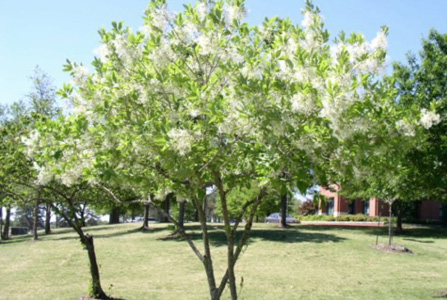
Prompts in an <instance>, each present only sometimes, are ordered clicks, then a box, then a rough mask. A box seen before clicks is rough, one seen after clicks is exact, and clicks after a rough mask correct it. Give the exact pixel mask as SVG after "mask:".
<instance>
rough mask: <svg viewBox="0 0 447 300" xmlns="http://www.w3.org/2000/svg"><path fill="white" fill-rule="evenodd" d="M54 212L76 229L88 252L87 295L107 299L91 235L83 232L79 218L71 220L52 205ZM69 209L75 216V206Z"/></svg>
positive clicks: (102, 299) (70, 206)
mask: <svg viewBox="0 0 447 300" xmlns="http://www.w3.org/2000/svg"><path fill="white" fill-rule="evenodd" d="M52 207H53V208H54V210H55V212H56V213H58V214H59V215H60V216H61V217H62V218H64V219H65V221H67V223H68V224H69V225H70V226H71V227H72V228H73V229H74V230H75V231H76V233H77V234H78V235H79V237H80V240H81V244H82V245H83V246H84V249H85V250H87V253H88V259H89V264H90V275H91V284H90V288H89V297H91V298H94V299H101V300H109V299H110V297H108V296H107V295H106V293H104V290H103V289H102V287H101V279H100V275H99V268H98V262H97V260H96V253H95V246H94V243H93V236H91V235H89V234H84V231H83V230H82V227H80V226H79V222H78V221H79V220H78V219H75V220H72V219H70V218H69V217H68V215H67V214H66V213H64V212H63V211H62V210H60V209H58V207H57V206H55V205H52ZM69 209H70V210H71V212H72V213H71V214H69V215H73V216H75V218H76V213H75V208H74V207H73V206H72V205H69Z"/></svg>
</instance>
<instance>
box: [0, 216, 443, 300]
mask: <svg viewBox="0 0 447 300" xmlns="http://www.w3.org/2000/svg"><path fill="white" fill-rule="evenodd" d="M137 226H138V224H123V225H115V226H98V227H91V228H89V231H90V233H91V234H93V235H94V236H95V237H96V239H95V242H96V250H97V255H98V261H99V264H100V265H101V268H100V270H101V274H102V283H103V287H104V289H105V290H106V291H108V292H109V293H110V294H112V295H113V296H116V297H123V298H125V299H128V300H143V299H208V290H207V285H206V278H205V274H204V272H203V268H202V266H201V264H200V262H199V261H198V259H197V258H196V257H195V256H194V254H193V253H192V251H191V250H190V249H189V247H188V245H187V244H186V243H185V242H183V241H160V240H157V238H159V237H163V236H166V235H167V234H168V233H169V231H168V230H167V229H166V225H161V224H157V225H154V227H156V230H154V231H152V232H146V233H143V232H139V231H135V230H134V229H135V228H136V227H137ZM192 229H194V230H196V233H199V231H198V229H197V227H195V226H193V227H192ZM374 230H377V229H352V228H347V229H343V228H341V229H340V228H322V227H294V228H291V229H287V230H282V229H276V228H275V227H274V225H264V224H259V225H256V226H255V231H254V232H253V235H252V239H251V240H250V244H249V246H248V249H247V251H246V252H244V254H243V256H242V259H241V260H240V261H239V263H238V265H237V275H238V280H239V281H240V279H241V276H242V277H244V284H243V289H242V292H241V299H431V298H432V297H433V296H434V295H436V293H437V292H438V291H440V290H442V289H445V288H447V257H446V250H447V230H445V229H443V230H421V229H418V230H412V231H411V232H409V233H408V234H407V235H406V236H402V237H398V238H396V239H395V242H396V243H398V244H402V245H405V246H407V247H408V248H410V249H411V250H413V251H414V254H412V255H408V254H391V253H382V252H379V251H377V250H374V249H372V248H371V245H372V244H374V243H375V238H376V236H375V234H374V233H375V232H376V231H374ZM444 231H445V232H446V233H444ZM380 233H381V234H383V235H381V236H380V239H379V242H382V243H385V242H386V237H385V235H384V234H385V232H384V231H383V230H381V231H380ZM194 237H195V238H196V239H197V241H199V240H198V239H199V235H194ZM212 241H213V245H214V246H215V247H214V251H215V252H214V261H215V263H216V264H217V267H216V269H217V270H218V271H219V273H223V271H224V263H225V262H224V258H225V249H226V247H224V239H223V234H222V232H221V230H215V231H213V232H212ZM220 276H221V274H219V275H218V277H220ZM88 282H89V273H88V262H87V253H86V252H85V251H83V250H82V247H81V245H80V243H79V242H78V240H77V238H76V236H75V234H73V233H72V232H71V230H69V229H61V230H57V231H55V234H52V235H50V236H42V238H41V241H38V242H32V241H30V237H25V238H24V237H16V238H13V239H12V240H11V241H9V242H7V243H3V244H0V299H8V300H12V299H42V300H43V299H52V300H54V299H76V297H78V296H81V295H83V294H84V295H85V294H86V290H87V286H88ZM112 284H113V286H111V285H112ZM228 296H229V295H228V291H226V293H225V297H224V298H228Z"/></svg>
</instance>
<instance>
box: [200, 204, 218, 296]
mask: <svg viewBox="0 0 447 300" xmlns="http://www.w3.org/2000/svg"><path fill="white" fill-rule="evenodd" d="M195 203H196V207H197V214H198V218H199V222H200V227H201V229H202V240H203V248H204V250H205V255H204V256H203V261H202V263H203V267H204V268H205V273H206V277H207V280H208V288H209V291H210V296H211V299H213V300H218V299H220V295H217V292H216V291H217V289H216V278H215V276H214V267H213V260H212V257H211V248H210V242H209V235H208V228H207V224H206V216H205V212H204V211H203V209H202V206H201V205H200V203H199V200H198V199H195Z"/></svg>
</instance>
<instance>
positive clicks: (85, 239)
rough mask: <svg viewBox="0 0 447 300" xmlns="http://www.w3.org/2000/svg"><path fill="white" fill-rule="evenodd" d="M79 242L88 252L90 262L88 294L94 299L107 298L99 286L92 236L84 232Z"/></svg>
mask: <svg viewBox="0 0 447 300" xmlns="http://www.w3.org/2000/svg"><path fill="white" fill-rule="evenodd" d="M81 242H82V244H83V245H84V246H85V249H86V250H87V252H88V259H89V262H90V275H91V276H92V282H91V286H90V290H89V296H90V297H92V298H95V299H109V297H108V296H107V295H106V294H105V293H104V291H103V289H102V287H101V280H100V276H99V268H98V263H97V261H96V253H95V246H94V244H93V236H91V235H89V234H86V235H83V236H82V237H81Z"/></svg>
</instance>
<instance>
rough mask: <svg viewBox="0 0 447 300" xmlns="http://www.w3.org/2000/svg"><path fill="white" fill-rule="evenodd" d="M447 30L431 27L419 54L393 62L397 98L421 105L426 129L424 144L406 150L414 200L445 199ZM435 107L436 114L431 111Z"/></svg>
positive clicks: (421, 121)
mask: <svg viewBox="0 0 447 300" xmlns="http://www.w3.org/2000/svg"><path fill="white" fill-rule="evenodd" d="M446 69H447V34H442V33H440V32H438V31H435V30H431V31H430V33H429V35H428V37H427V38H426V39H423V40H422V50H421V51H420V52H419V55H418V56H416V55H411V54H409V55H408V62H407V64H406V65H405V64H401V63H395V64H394V73H393V78H394V79H395V80H396V87H397V89H398V91H399V97H398V101H399V102H401V103H402V104H403V105H405V106H407V107H409V108H411V107H415V106H416V107H422V108H423V110H424V112H423V116H422V117H421V119H420V124H421V126H423V127H425V128H426V129H427V134H428V136H427V140H426V147H423V148H422V147H415V148H414V149H413V150H412V151H411V152H410V153H409V154H408V158H407V159H408V161H407V163H408V167H409V174H408V176H407V182H408V183H407V184H408V185H409V186H410V185H411V186H412V187H413V189H412V191H411V193H412V197H413V199H415V200H429V199H433V200H441V201H445V200H446V199H445V197H446V193H445V191H446V189H445V187H446V184H447V176H446V175H447V169H446V168H447V137H446V130H447V121H446V119H445V115H446V113H447V85H446V84H445V76H446ZM434 109H436V112H437V113H438V114H433V113H432V112H431V111H433V110H434Z"/></svg>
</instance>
